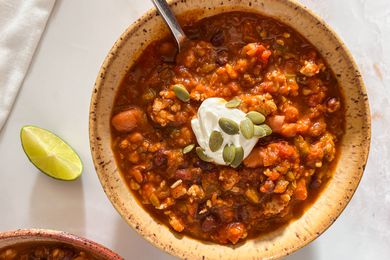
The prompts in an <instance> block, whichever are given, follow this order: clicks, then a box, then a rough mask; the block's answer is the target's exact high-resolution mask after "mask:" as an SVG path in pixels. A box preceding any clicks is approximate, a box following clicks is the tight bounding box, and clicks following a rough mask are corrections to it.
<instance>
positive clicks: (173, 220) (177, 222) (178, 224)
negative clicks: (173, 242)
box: [168, 212, 185, 232]
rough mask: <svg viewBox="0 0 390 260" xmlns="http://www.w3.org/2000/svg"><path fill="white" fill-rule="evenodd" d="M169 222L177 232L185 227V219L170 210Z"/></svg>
mask: <svg viewBox="0 0 390 260" xmlns="http://www.w3.org/2000/svg"><path fill="white" fill-rule="evenodd" d="M168 216H169V224H170V225H171V227H172V228H173V229H174V230H175V231H177V232H182V231H183V230H184V229H185V226H184V223H183V221H182V220H181V219H180V218H179V217H177V216H176V215H175V214H174V213H172V212H169V215H168Z"/></svg>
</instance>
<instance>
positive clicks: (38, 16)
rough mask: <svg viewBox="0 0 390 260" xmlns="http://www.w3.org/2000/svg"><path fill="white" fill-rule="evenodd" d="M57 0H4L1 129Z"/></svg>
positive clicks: (0, 3) (0, 2)
mask: <svg viewBox="0 0 390 260" xmlns="http://www.w3.org/2000/svg"><path fill="white" fill-rule="evenodd" d="M54 2H55V0H0V130H1V129H2V127H3V125H4V123H5V121H6V119H7V117H8V114H9V112H10V111H11V108H12V105H13V103H14V101H15V98H16V95H17V93H18V90H19V88H20V86H21V84H22V82H23V79H24V77H25V75H26V72H27V70H28V67H29V65H30V62H31V60H32V57H33V55H34V52H35V49H36V47H37V45H38V42H39V39H40V38H41V35H42V32H43V30H44V29H45V25H46V22H47V19H48V18H49V15H50V13H51V10H52V8H53V6H54Z"/></svg>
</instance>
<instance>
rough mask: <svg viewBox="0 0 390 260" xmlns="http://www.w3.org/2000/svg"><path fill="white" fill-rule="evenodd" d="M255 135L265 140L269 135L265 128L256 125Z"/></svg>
mask: <svg viewBox="0 0 390 260" xmlns="http://www.w3.org/2000/svg"><path fill="white" fill-rule="evenodd" d="M253 135H254V136H255V137H258V138H263V137H264V136H266V135H267V133H266V132H265V130H264V128H263V127H261V126H259V125H255V127H254V131H253Z"/></svg>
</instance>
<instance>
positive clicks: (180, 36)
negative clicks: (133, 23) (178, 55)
mask: <svg viewBox="0 0 390 260" xmlns="http://www.w3.org/2000/svg"><path fill="white" fill-rule="evenodd" d="M152 2H153V4H154V6H155V7H156V8H157V11H158V12H159V13H160V15H161V16H162V17H163V19H164V21H165V23H166V24H167V25H168V27H169V29H170V30H171V32H172V34H173V36H174V37H175V39H176V42H177V45H178V47H179V51H180V46H181V45H182V43H183V42H184V40H185V39H186V36H185V34H184V32H183V30H182V29H181V27H180V25H179V23H178V21H177V20H176V17H175V15H174V14H173V13H172V10H171V8H170V7H169V5H168V3H167V2H166V1H165V0H152Z"/></svg>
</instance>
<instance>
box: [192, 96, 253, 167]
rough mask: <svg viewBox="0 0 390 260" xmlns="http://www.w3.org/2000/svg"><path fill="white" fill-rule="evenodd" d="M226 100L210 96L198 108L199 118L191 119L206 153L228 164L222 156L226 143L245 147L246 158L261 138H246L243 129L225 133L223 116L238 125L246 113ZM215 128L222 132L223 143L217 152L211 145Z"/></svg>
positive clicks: (200, 144) (198, 139)
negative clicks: (234, 132)
mask: <svg viewBox="0 0 390 260" xmlns="http://www.w3.org/2000/svg"><path fill="white" fill-rule="evenodd" d="M225 104H226V100H225V99H223V98H208V99H206V100H204V101H203V102H202V104H201V105H200V107H199V109H198V113H197V118H194V119H192V120H191V126H192V130H193V131H194V133H195V136H196V140H197V141H198V144H199V146H200V147H202V148H203V149H204V151H205V154H206V155H207V156H208V157H210V158H211V159H212V160H213V161H214V163H216V164H220V165H227V164H226V163H225V161H224V160H223V157H222V151H223V148H224V147H225V145H226V144H234V145H235V146H236V147H238V146H241V147H242V148H243V149H244V159H245V158H246V157H247V156H248V155H249V154H250V152H251V151H252V149H253V147H254V146H255V145H256V143H257V141H258V140H259V138H258V137H252V138H251V139H246V138H245V137H244V136H243V135H242V134H241V131H240V132H239V133H238V134H235V135H229V134H227V133H225V132H224V131H223V130H222V129H221V128H220V127H219V124H218V121H219V119H220V118H221V117H225V118H229V119H231V120H233V121H235V122H236V123H237V124H238V125H240V122H241V121H242V120H243V119H245V116H246V114H245V113H244V112H242V111H241V110H239V109H236V108H233V109H232V108H227V107H225ZM214 130H216V131H219V132H221V134H222V137H223V144H222V146H221V148H220V149H218V150H217V151H216V152H212V151H211V150H210V147H209V139H210V135H211V132H213V131H214Z"/></svg>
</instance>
